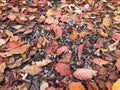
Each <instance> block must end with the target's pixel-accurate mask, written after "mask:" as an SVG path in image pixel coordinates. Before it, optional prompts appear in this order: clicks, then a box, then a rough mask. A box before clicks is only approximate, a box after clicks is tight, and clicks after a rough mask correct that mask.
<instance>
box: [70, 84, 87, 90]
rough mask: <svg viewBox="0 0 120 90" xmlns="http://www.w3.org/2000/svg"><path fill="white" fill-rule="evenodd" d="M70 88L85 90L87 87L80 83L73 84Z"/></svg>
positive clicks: (72, 89) (71, 89)
mask: <svg viewBox="0 0 120 90" xmlns="http://www.w3.org/2000/svg"><path fill="white" fill-rule="evenodd" d="M68 87H69V90H85V87H84V86H83V85H82V83H80V82H71V83H70V84H69V86H68Z"/></svg>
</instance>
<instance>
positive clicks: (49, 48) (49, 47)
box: [46, 45, 54, 54]
mask: <svg viewBox="0 0 120 90" xmlns="http://www.w3.org/2000/svg"><path fill="white" fill-rule="evenodd" d="M53 49H54V46H53V45H50V46H48V47H47V49H46V54H50V53H52V50H53Z"/></svg>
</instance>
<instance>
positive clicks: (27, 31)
mask: <svg viewBox="0 0 120 90" xmlns="http://www.w3.org/2000/svg"><path fill="white" fill-rule="evenodd" d="M30 33H32V29H28V30H26V31H25V32H24V33H23V34H30Z"/></svg>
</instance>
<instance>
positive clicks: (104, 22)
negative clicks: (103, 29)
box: [103, 15, 111, 26]
mask: <svg viewBox="0 0 120 90" xmlns="http://www.w3.org/2000/svg"><path fill="white" fill-rule="evenodd" d="M103 24H104V25H105V26H110V24H111V19H110V17H109V15H106V16H105V18H104V19H103Z"/></svg>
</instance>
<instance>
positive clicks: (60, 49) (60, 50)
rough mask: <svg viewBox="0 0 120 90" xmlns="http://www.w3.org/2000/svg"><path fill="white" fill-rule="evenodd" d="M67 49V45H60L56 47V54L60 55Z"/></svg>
mask: <svg viewBox="0 0 120 90" xmlns="http://www.w3.org/2000/svg"><path fill="white" fill-rule="evenodd" d="M67 49H68V47H67V46H62V47H60V48H58V49H57V54H58V55H60V54H62V53H63V52H65V51H66V50H67Z"/></svg>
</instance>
